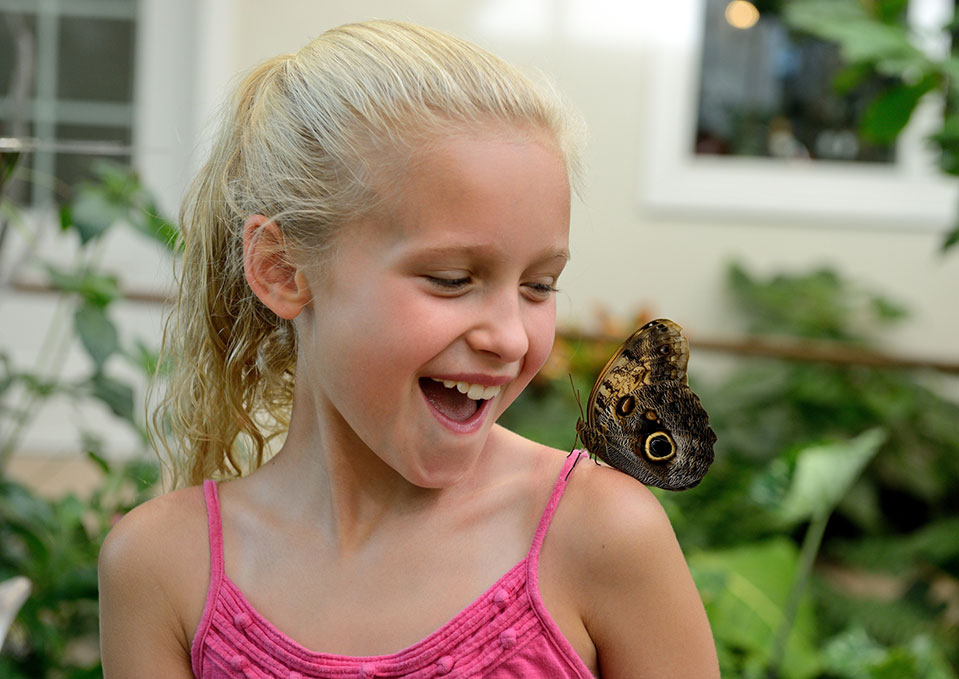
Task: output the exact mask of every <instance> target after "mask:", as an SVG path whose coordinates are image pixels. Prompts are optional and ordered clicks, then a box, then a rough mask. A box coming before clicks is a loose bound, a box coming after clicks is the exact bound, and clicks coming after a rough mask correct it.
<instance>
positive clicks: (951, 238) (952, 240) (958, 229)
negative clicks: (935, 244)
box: [939, 224, 959, 252]
mask: <svg viewBox="0 0 959 679" xmlns="http://www.w3.org/2000/svg"><path fill="white" fill-rule="evenodd" d="M956 243H959V224H957V225H956V226H954V227H952V229H951V230H950V231H947V232H946V235H945V236H944V237H943V239H942V245H940V246H939V251H940V252H947V251H949V250H951V249H952V248H953V247H955V245H956Z"/></svg>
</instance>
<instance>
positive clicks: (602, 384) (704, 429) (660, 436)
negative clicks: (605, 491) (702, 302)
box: [576, 318, 716, 490]
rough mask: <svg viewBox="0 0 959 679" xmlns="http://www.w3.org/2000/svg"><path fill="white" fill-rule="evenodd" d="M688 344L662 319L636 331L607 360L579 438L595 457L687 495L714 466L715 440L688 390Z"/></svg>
mask: <svg viewBox="0 0 959 679" xmlns="http://www.w3.org/2000/svg"><path fill="white" fill-rule="evenodd" d="M688 362H689V342H688V341H687V340H686V338H685V337H684V336H683V333H682V328H681V327H680V326H679V325H678V324H676V323H674V322H673V321H670V320H668V319H665V318H660V319H658V320H655V321H650V322H649V323H647V324H646V325H644V326H643V327H641V328H640V329H639V330H637V331H636V332H634V333H633V334H632V336H630V338H629V339H627V340H626V341H625V342H624V343H623V345H622V346H620V347H619V349H618V350H617V351H616V353H615V354H613V357H612V358H611V359H609V362H608V363H607V364H606V367H605V368H603V370H602V372H601V373H600V374H599V377H598V378H597V379H596V383H595V384H594V385H593V389H592V391H591V392H590V394H589V400H588V401H587V402H586V415H585V417H586V419H585V421H584V420H583V419H582V418H580V419H579V421H578V422H577V423H576V432H577V435H578V436H579V438H580V439H581V440H582V442H583V445H584V446H585V447H586V449H587V450H588V451H589V452H590V453H591V454H592V455H593V456H595V457H598V458H599V459H601V460H602V461H603V462H605V463H607V464H608V465H610V466H611V467H615V468H616V469H618V470H619V471H621V472H624V473H626V474H629V475H630V476H632V477H633V478H635V479H637V480H638V481H640V482H641V483H643V484H646V485H651V486H657V487H659V488H665V489H667V490H684V489H686V488H692V487H693V486H695V485H696V484H697V483H699V482H700V480H702V478H703V476H704V475H705V474H706V471H707V470H708V469H709V465H710V464H712V461H713V444H714V443H715V442H716V434H715V433H714V432H713V430H712V429H711V428H710V427H709V416H708V415H707V413H706V410H705V409H704V408H703V405H702V403H700V401H699V397H698V396H696V394H694V393H693V391H692V389H690V388H689V385H688V384H687V379H686V364H687V363H688Z"/></svg>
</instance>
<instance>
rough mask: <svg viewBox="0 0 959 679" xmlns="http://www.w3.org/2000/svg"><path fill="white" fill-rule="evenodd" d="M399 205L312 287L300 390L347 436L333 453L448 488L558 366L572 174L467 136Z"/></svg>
mask: <svg viewBox="0 0 959 679" xmlns="http://www.w3.org/2000/svg"><path fill="white" fill-rule="evenodd" d="M389 194H390V195H391V196H392V197H391V198H390V199H389V200H388V201H387V202H388V204H389V205H388V208H387V209H384V210H381V211H379V212H378V213H377V215H376V216H374V217H370V218H367V219H364V220H361V221H359V222H357V223H354V224H349V225H347V226H345V227H343V229H344V230H343V231H342V232H341V234H340V236H339V238H338V241H337V246H336V250H335V255H334V257H333V259H332V261H331V262H330V263H329V264H328V265H327V266H326V268H325V269H324V271H323V272H322V274H319V273H318V274H315V275H309V282H310V288H311V292H312V293H313V301H312V302H311V304H310V307H309V308H310V310H311V312H312V313H307V314H304V315H303V316H302V317H301V318H300V320H299V322H300V328H299V329H300V336H301V345H300V346H301V349H300V351H301V354H300V355H301V358H300V367H301V371H300V372H298V379H302V378H303V377H307V379H308V384H309V389H310V393H312V394H313V398H314V399H315V400H314V405H315V406H316V407H317V408H318V409H319V413H318V414H319V415H320V419H319V421H320V422H324V423H326V425H325V426H330V427H332V428H333V431H332V432H327V433H331V434H333V437H330V438H326V437H325V438H324V440H328V441H331V442H336V443H334V444H333V445H337V446H339V447H341V448H350V450H344V451H343V452H344V453H345V454H349V455H355V454H367V453H372V454H373V455H375V456H376V457H377V458H379V460H381V461H382V462H385V463H386V464H387V465H389V466H390V467H392V468H393V469H394V470H396V472H398V473H399V474H400V475H401V476H403V477H404V478H406V479H407V480H408V481H409V482H411V483H413V484H415V485H418V486H421V487H427V488H441V487H446V486H448V485H450V484H452V483H455V482H456V481H457V480H458V479H460V478H462V477H463V475H464V474H465V473H466V472H468V471H469V470H470V468H471V467H472V466H473V464H474V463H475V462H476V460H477V458H478V457H479V455H480V454H481V452H482V450H483V448H484V445H485V443H486V440H487V436H488V434H489V431H490V428H491V427H492V425H493V423H494V421H495V420H496V419H497V417H499V415H500V414H501V413H502V412H503V411H504V410H505V409H506V406H507V405H509V403H510V402H512V401H513V399H515V398H516V396H517V395H518V394H519V393H520V392H521V391H522V390H523V388H524V387H525V386H526V385H527V384H528V383H529V381H530V379H531V378H532V377H533V375H535V373H536V372H537V371H538V370H539V369H540V367H542V365H543V363H544V361H545V360H546V358H547V356H548V354H549V351H550V348H551V346H552V343H553V334H554V325H555V310H556V307H555V285H556V282H557V279H558V278H559V275H560V273H561V272H562V270H563V267H564V266H565V264H566V261H567V259H568V241H569V183H568V178H567V172H566V166H565V163H564V160H563V157H562V155H561V154H560V152H559V150H558V149H557V147H556V145H555V143H554V142H553V141H552V139H551V138H550V137H548V136H547V135H545V134H542V133H539V134H524V135H521V134H519V133H516V134H510V135H504V134H503V133H502V132H501V131H500V132H499V133H498V134H497V133H493V132H489V133H486V134H479V135H476V136H460V137H456V138H452V139H447V140H444V141H443V142H442V143H439V144H435V145H431V146H429V147H428V148H425V149H422V150H420V151H419V152H418V153H416V154H415V155H414V157H413V159H412V162H411V163H410V165H409V167H408V170H407V171H405V172H404V173H403V174H402V175H401V176H400V177H398V178H396V182H395V183H394V184H393V186H391V187H389ZM304 372H305V374H304ZM463 391H466V393H465V394H464V393H461V392H463ZM371 459H372V458H371Z"/></svg>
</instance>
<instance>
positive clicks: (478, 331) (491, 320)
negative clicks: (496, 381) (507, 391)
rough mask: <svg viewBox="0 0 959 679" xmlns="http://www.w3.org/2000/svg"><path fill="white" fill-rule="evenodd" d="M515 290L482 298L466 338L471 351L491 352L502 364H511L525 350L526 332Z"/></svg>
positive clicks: (522, 354)
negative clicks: (477, 313)
mask: <svg viewBox="0 0 959 679" xmlns="http://www.w3.org/2000/svg"><path fill="white" fill-rule="evenodd" d="M521 305H522V302H521V300H520V299H519V294H518V293H517V292H515V291H511V292H504V293H502V294H498V295H496V296H493V297H490V298H488V299H487V300H485V302H484V304H483V305H482V308H481V309H480V310H479V315H478V318H477V319H476V322H475V323H474V325H473V327H472V328H471V329H470V331H469V332H468V333H467V336H466V339H467V342H468V343H469V345H470V347H471V348H472V349H473V350H474V351H480V352H487V353H490V354H495V355H496V356H497V357H498V358H499V359H500V360H502V361H503V362H504V363H514V362H516V361H519V360H521V359H522V358H523V357H524V356H526V352H527V351H528V350H529V333H528V332H527V329H526V323H525V319H524V318H523V313H522V307H521Z"/></svg>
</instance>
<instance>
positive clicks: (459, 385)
mask: <svg viewBox="0 0 959 679" xmlns="http://www.w3.org/2000/svg"><path fill="white" fill-rule="evenodd" d="M431 379H432V380H433V381H434V382H440V383H442V384H443V386H444V387H446V388H447V389H452V388H453V387H456V390H457V391H458V392H460V393H461V394H466V395H467V396H468V397H469V398H471V399H473V400H474V401H480V400H482V401H488V400H489V399H491V398H493V397H494V396H496V394H498V393H499V390H500V388H499V386H495V387H484V386H483V385H482V384H470V383H469V382H457V381H455V380H440V379H437V378H435V377H433V378H431Z"/></svg>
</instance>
